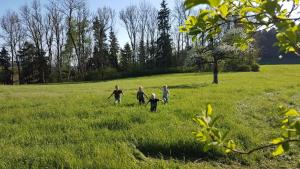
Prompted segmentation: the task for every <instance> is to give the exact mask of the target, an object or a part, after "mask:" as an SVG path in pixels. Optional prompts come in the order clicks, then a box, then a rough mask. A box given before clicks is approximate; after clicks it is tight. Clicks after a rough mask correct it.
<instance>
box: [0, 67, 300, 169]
mask: <svg viewBox="0 0 300 169" xmlns="http://www.w3.org/2000/svg"><path fill="white" fill-rule="evenodd" d="M211 81H212V75H211V74H210V73H205V74H204V73H203V74H201V73H192V74H172V75H159V76H150V77H141V78H130V79H123V80H114V81H107V82H99V83H80V84H58V85H27V86H26V85H24V86H0V168H101V169H102V168H103V169H105V168H107V169H110V168H115V169H121V168H122V169H123V168H128V169H131V168H144V169H147V168H155V169H156V168H300V148H299V147H297V145H294V147H292V149H293V150H292V151H291V152H289V153H287V154H285V155H284V156H281V157H276V158H274V157H272V156H271V150H270V149H269V150H264V151H259V152H257V153H254V154H252V155H250V156H241V155H235V156H233V155H230V156H226V155H223V154H222V153H220V152H218V150H215V151H210V152H207V153H204V152H202V151H201V145H200V144H198V143H197V142H196V141H195V138H194V136H193V135H192V134H191V132H192V131H194V130H196V129H197V126H196V125H195V124H194V123H193V121H192V120H191V119H192V117H193V116H194V115H196V114H198V113H201V111H202V110H203V109H205V107H206V104H207V103H211V104H212V106H213V110H214V113H215V115H222V119H221V120H220V121H219V123H218V126H219V127H221V128H222V129H223V130H224V131H226V130H229V129H232V130H231V132H230V134H229V137H232V138H234V139H236V140H237V141H238V146H239V147H240V148H241V149H244V150H246V149H251V148H253V147H255V146H257V145H261V144H265V143H269V141H270V140H271V139H272V138H274V137H276V136H279V132H278V131H279V130H278V127H280V116H279V114H278V106H279V105H285V106H289V107H294V108H296V109H298V110H299V109H300V65H289V66H285V65H281V66H263V67H262V68H261V72H257V73H254V72H251V73H222V74H220V82H221V83H220V84H219V85H213V84H211ZM115 84H119V85H120V87H121V88H122V89H123V91H124V92H125V96H124V97H123V102H122V104H121V105H118V106H115V105H114V104H113V101H112V100H110V101H108V100H106V98H107V97H108V96H109V95H110V93H111V92H112V90H113V88H114V85H115ZM164 84H168V85H169V87H170V91H171V98H170V104H168V105H162V104H160V105H159V107H158V112H156V113H151V112H149V106H148V107H147V108H146V107H144V106H139V105H138V104H137V101H136V96H135V95H136V90H137V87H138V86H139V85H143V86H144V88H145V92H146V93H147V94H151V93H152V92H154V93H156V94H157V95H158V96H159V97H161V90H160V89H161V86H163V85H164ZM298 146H299V144H298Z"/></svg>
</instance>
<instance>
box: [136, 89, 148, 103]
mask: <svg viewBox="0 0 300 169" xmlns="http://www.w3.org/2000/svg"><path fill="white" fill-rule="evenodd" d="M145 97H146V98H147V99H148V97H147V95H146V94H145V92H144V90H143V87H142V86H140V87H139V89H138V92H137V93H136V99H137V100H138V101H139V104H140V105H142V104H145Z"/></svg>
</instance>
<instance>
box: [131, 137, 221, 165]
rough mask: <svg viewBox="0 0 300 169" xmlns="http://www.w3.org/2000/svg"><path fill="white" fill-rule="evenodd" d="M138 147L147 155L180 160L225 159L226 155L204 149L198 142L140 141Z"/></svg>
mask: <svg viewBox="0 0 300 169" xmlns="http://www.w3.org/2000/svg"><path fill="white" fill-rule="evenodd" d="M136 148H137V149H138V150H139V151H140V152H142V153H143V154H144V155H145V156H146V157H151V158H159V159H175V160H180V161H193V162H194V161H198V160H203V161H210V160H218V159H222V158H223V159H224V158H225V157H226V156H225V155H224V154H222V153H220V152H218V151H217V150H210V151H208V152H203V151H202V146H201V145H200V144H199V143H197V142H183V141H179V142H174V143H165V144H163V143H159V142H149V141H147V142H143V143H138V144H137V145H136Z"/></svg>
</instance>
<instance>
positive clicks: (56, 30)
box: [47, 0, 70, 81]
mask: <svg viewBox="0 0 300 169" xmlns="http://www.w3.org/2000/svg"><path fill="white" fill-rule="evenodd" d="M47 10H48V14H49V15H50V26H51V31H52V32H53V34H54V37H53V38H54V41H55V65H56V69H57V72H58V76H59V77H58V80H59V81H61V80H62V66H63V58H62V55H61V53H62V48H63V46H64V22H63V19H64V18H63V13H62V11H61V10H60V8H59V1H58V0H52V1H50V2H49V5H48V6H47ZM67 64H70V63H67Z"/></svg>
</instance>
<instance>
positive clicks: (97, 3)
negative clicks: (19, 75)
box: [0, 0, 175, 46]
mask: <svg viewBox="0 0 300 169" xmlns="http://www.w3.org/2000/svg"><path fill="white" fill-rule="evenodd" d="M40 1H41V2H42V3H43V4H45V3H47V2H48V0H40ZM142 1H146V2H149V3H151V4H153V5H154V6H155V7H156V8H159V7H160V3H161V0H87V2H88V5H89V9H90V10H91V11H96V9H97V8H99V7H103V6H109V7H111V8H113V9H115V10H116V12H117V13H118V12H119V11H120V10H121V9H123V8H125V7H126V6H129V5H135V4H139V2H142ZM174 1H175V0H167V3H168V6H169V8H173V6H174ZM30 2H31V0H0V4H1V5H0V16H2V15H3V14H5V12H6V11H8V10H18V9H19V8H20V7H21V6H22V5H24V4H26V3H30ZM116 17H118V16H116ZM115 30H116V31H117V35H118V40H119V43H120V45H121V46H123V45H124V44H125V43H126V42H127V41H129V39H128V36H127V33H126V30H125V28H124V26H123V24H122V23H121V22H120V21H118V22H117V23H116V24H115Z"/></svg>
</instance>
